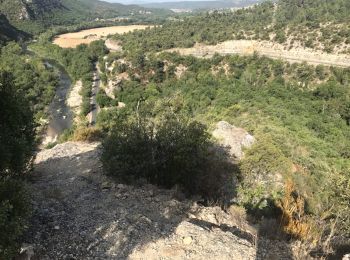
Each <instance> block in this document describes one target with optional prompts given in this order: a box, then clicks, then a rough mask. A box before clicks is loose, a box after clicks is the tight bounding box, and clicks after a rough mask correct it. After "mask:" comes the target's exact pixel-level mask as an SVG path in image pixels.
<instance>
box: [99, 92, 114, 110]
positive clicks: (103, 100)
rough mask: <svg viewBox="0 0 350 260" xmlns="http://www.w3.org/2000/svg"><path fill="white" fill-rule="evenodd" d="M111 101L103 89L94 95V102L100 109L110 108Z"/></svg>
mask: <svg viewBox="0 0 350 260" xmlns="http://www.w3.org/2000/svg"><path fill="white" fill-rule="evenodd" d="M112 101H113V99H111V98H110V97H109V96H107V94H106V92H105V91H104V90H103V89H100V91H99V92H98V93H97V95H96V102H97V104H98V105H99V106H100V107H102V108H103V107H109V106H111V104H112Z"/></svg>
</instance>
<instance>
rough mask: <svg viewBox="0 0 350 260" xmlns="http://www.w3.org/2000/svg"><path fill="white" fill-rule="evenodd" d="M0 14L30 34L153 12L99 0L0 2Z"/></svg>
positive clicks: (11, 0) (5, 0)
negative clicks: (68, 25)
mask: <svg viewBox="0 0 350 260" xmlns="http://www.w3.org/2000/svg"><path fill="white" fill-rule="evenodd" d="M0 13H2V14H4V15H5V16H6V17H7V19H8V20H9V21H10V23H11V24H13V25H14V26H15V27H17V28H20V29H23V30H24V31H27V32H30V33H33V32H38V31H42V30H43V29H45V28H47V27H49V26H51V25H67V24H74V23H79V22H82V21H88V20H94V19H96V18H113V17H118V16H123V17H124V16H128V17H130V16H135V15H142V14H150V13H152V11H150V10H148V9H146V8H144V7H139V6H136V5H122V4H118V3H107V2H103V1H98V0H31V1H25V0H0Z"/></svg>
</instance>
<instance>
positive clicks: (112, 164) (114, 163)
mask: <svg viewBox="0 0 350 260" xmlns="http://www.w3.org/2000/svg"><path fill="white" fill-rule="evenodd" d="M209 144H210V142H209V134H208V132H207V130H206V128H205V127H204V126H203V125H201V124H199V123H197V122H190V123H187V122H182V121H177V120H175V119H168V120H165V121H162V122H161V124H160V125H158V126H157V127H155V126H153V125H152V124H150V123H149V122H140V124H139V123H136V122H132V123H121V124H118V126H116V127H115V128H114V129H113V130H112V131H111V134H110V135H109V136H108V138H107V139H106V140H105V141H104V142H103V154H102V162H103V165H104V169H105V171H106V172H107V173H108V174H110V175H114V176H117V177H119V178H121V179H123V180H126V181H128V180H129V181H130V180H132V179H135V178H136V179H138V178H144V179H146V180H147V181H149V182H150V183H154V184H157V185H160V186H162V187H166V188H171V187H173V186H174V185H180V186H182V187H183V188H184V189H185V190H186V192H188V193H192V194H194V193H196V192H198V190H199V187H198V179H199V176H200V174H201V173H202V172H204V170H205V168H203V167H205V165H206V160H207V156H208V148H209Z"/></svg>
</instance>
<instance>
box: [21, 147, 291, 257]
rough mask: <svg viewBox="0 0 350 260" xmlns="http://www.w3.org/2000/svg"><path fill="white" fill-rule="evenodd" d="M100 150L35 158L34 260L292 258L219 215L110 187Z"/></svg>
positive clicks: (58, 151)
mask: <svg viewBox="0 0 350 260" xmlns="http://www.w3.org/2000/svg"><path fill="white" fill-rule="evenodd" d="M98 146H99V145H98V144H83V143H73V142H69V143H65V144H61V145H57V146H56V147H54V148H53V149H51V150H43V151H41V152H40V153H39V154H38V155H37V159H36V162H35V172H34V173H33V176H32V177H31V180H30V186H31V188H32V190H33V194H34V197H33V204H34V213H33V218H32V223H31V228H30V229H29V231H28V233H27V235H26V237H25V242H26V243H27V244H29V245H31V246H32V248H33V249H34V257H32V258H31V259H147V260H148V259H220V260H221V259H291V258H292V257H291V253H290V252H289V249H288V247H287V245H285V244H284V243H282V242H278V241H273V242H271V241H269V240H262V239H260V238H259V237H256V235H255V233H254V229H253V228H252V227H246V228H242V223H241V220H238V219H236V218H235V217H233V216H232V214H228V213H226V212H224V211H222V210H221V209H220V208H219V207H204V206H201V205H198V204H197V203H196V202H195V201H193V200H186V199H184V198H183V196H181V194H179V193H178V192H176V191H175V190H161V189H158V188H156V187H154V186H151V185H143V186H140V187H133V186H127V185H124V184H116V183H115V182H113V181H111V180H109V179H107V177H105V176H104V175H103V174H102V167H101V164H100V162H99V160H98V158H99V149H98ZM239 222H240V223H239ZM243 226H244V225H243ZM238 227H240V228H238Z"/></svg>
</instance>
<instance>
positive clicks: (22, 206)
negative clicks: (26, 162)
mask: <svg viewBox="0 0 350 260" xmlns="http://www.w3.org/2000/svg"><path fill="white" fill-rule="evenodd" d="M29 213H30V203H29V199H28V195H27V192H26V191H25V190H24V188H23V183H22V182H21V181H16V180H6V181H3V182H0V230H1V232H0V259H11V258H12V257H13V256H14V255H15V254H16V252H17V249H18V247H19V241H18V237H19V236H20V235H22V233H23V231H24V230H25V224H26V219H27V217H28V216H29Z"/></svg>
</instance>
